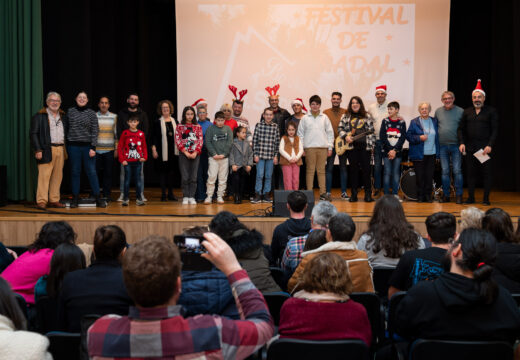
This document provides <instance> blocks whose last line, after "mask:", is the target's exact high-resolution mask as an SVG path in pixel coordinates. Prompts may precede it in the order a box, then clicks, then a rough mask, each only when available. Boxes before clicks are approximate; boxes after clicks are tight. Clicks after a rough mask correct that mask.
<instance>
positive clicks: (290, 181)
mask: <svg viewBox="0 0 520 360" xmlns="http://www.w3.org/2000/svg"><path fill="white" fill-rule="evenodd" d="M296 127H297V126H296V123H295V122H294V121H289V123H287V135H284V136H282V139H281V141H280V148H279V152H280V165H282V172H283V186H284V188H285V190H298V188H299V186H300V166H301V165H302V155H303V143H302V142H301V141H300V138H299V137H298V136H297V135H296Z"/></svg>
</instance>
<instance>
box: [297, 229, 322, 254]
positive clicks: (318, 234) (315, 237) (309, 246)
mask: <svg viewBox="0 0 520 360" xmlns="http://www.w3.org/2000/svg"><path fill="white" fill-rule="evenodd" d="M326 243H327V231H326V230H322V229H316V230H313V231H311V233H310V234H309V236H307V240H306V241H305V246H304V247H303V251H304V252H305V251H311V250H314V249H317V248H319V247H320V246H321V245H325V244H326Z"/></svg>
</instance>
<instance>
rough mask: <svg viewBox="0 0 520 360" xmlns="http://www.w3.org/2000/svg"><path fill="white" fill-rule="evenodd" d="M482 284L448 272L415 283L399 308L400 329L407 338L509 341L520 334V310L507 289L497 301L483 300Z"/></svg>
mask: <svg viewBox="0 0 520 360" xmlns="http://www.w3.org/2000/svg"><path fill="white" fill-rule="evenodd" d="M479 290H480V289H479V284H478V283H477V282H476V281H475V280H473V279H470V278H468V277H465V276H462V275H458V274H454V273H451V272H450V273H444V274H442V275H441V276H440V277H439V278H438V279H437V280H435V281H433V282H430V281H423V282H420V283H418V284H417V285H415V286H414V287H412V288H411V289H410V290H409V291H408V293H407V295H406V297H405V298H404V299H403V300H402V301H401V303H400V304H399V305H398V308H397V311H396V324H395V325H396V330H397V333H398V334H399V335H401V336H403V337H406V338H423V339H443V340H474V341H479V340H481V341H483V340H486V341H493V340H497V341H507V342H510V343H513V342H514V341H515V339H516V338H518V335H520V312H519V311H518V307H517V305H516V303H515V301H514V300H513V298H512V297H511V295H510V294H509V293H508V292H507V290H506V289H504V288H503V287H500V286H499V291H498V295H497V297H496V299H495V301H494V302H493V303H491V304H489V305H486V304H485V303H484V302H483V301H481V300H480V296H479Z"/></svg>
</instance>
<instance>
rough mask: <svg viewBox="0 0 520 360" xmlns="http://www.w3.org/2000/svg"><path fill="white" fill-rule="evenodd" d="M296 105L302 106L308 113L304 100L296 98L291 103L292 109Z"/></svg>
mask: <svg viewBox="0 0 520 360" xmlns="http://www.w3.org/2000/svg"><path fill="white" fill-rule="evenodd" d="M294 104H300V105H301V106H302V109H303V111H305V112H307V108H306V107H305V104H304V103H303V100H302V99H301V98H296V99H294V100H293V101H291V107H292V106H293V105H294Z"/></svg>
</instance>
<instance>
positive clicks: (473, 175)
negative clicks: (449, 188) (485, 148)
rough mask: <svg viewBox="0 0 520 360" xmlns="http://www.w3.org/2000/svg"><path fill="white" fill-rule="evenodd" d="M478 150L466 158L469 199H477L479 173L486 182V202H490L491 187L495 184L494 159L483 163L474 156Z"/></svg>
mask: <svg viewBox="0 0 520 360" xmlns="http://www.w3.org/2000/svg"><path fill="white" fill-rule="evenodd" d="M476 151H477V150H474V151H468V155H466V156H465V158H466V159H465V160H466V176H467V177H468V197H469V198H470V199H474V198H475V185H476V183H477V176H478V175H479V172H481V173H482V178H483V180H484V200H489V193H490V192H491V185H492V184H493V170H492V161H493V160H492V159H489V160H488V161H486V162H485V163H481V162H480V161H478V160H477V158H476V157H474V156H473V153H475V152H476Z"/></svg>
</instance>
